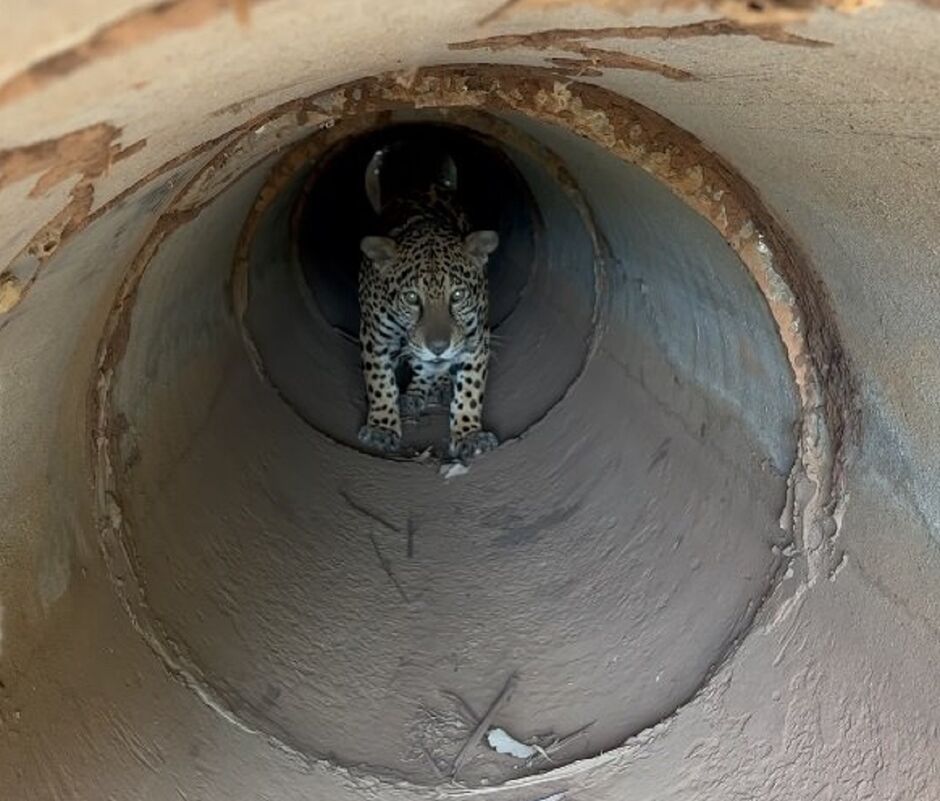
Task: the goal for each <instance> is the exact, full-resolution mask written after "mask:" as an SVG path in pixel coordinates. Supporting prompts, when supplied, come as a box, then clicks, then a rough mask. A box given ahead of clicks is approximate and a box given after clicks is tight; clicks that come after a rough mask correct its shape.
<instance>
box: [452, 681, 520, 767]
mask: <svg viewBox="0 0 940 801" xmlns="http://www.w3.org/2000/svg"><path fill="white" fill-rule="evenodd" d="M516 681H517V677H516V674H515V673H513V674H512V675H511V676H510V677H509V678H508V679H506V684H505V685H504V686H503V689H502V692H500V694H499V695H498V696H496V700H495V701H493V703H492V704H490V708H489V709H488V710H487V711H486V714H485V715H484V716H483V717H482V718H481V720H480V722H479V723H477V725H476V728H475V729H474V730H473V731H472V732H471V733H470V737H469V738H468V739H467V741H466V742H465V743H464V744H463V748H461V749H460V751H459V752H458V753H457V756H456V757H454V764H453V767H452V768H451V771H450V775H451V776H453V777H454V778H457V773H458V771H459V770H460V769H461V768H462V767H463V766H464V765H465V764H466V762H467V760H468V759H469V758H470V756H471V753H472V751H473V749H474V748H476V746H477V744H478V743H479V742H480V740H481V739H482V737H483V735H484V734H485V733H486V730H487V729H488V728H489V727H490V724H491V723H492V722H493V718H495V717H496V714H497V712H499V710H500V709H501V708H502V707H503V706H504V705H505V704H506V702H507V701H508V700H509V697H510V696H511V695H512V691H513V690H514V689H515V688H516Z"/></svg>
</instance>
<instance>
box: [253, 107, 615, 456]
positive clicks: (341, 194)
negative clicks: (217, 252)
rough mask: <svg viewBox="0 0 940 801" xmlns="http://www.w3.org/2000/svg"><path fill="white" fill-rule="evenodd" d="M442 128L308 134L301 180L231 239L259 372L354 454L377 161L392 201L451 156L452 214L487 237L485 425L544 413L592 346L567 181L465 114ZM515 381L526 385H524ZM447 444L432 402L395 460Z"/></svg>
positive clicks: (270, 196) (360, 127) (588, 294)
mask: <svg viewBox="0 0 940 801" xmlns="http://www.w3.org/2000/svg"><path fill="white" fill-rule="evenodd" d="M390 116H391V118H389V117H390ZM447 116H448V118H449V119H448V120H447V121H446V122H445V121H443V120H442V119H441V115H440V114H439V113H435V112H411V113H408V114H404V113H399V114H396V115H383V118H382V119H367V120H362V119H352V120H349V121H348V122H345V123H339V130H336V128H334V129H331V137H330V139H331V141H332V140H334V139H335V140H338V141H336V142H335V144H331V145H329V146H327V147H325V148H324V147H323V144H322V143H321V142H320V141H319V139H318V138H317V137H314V138H313V140H312V141H309V142H307V143H305V144H302V145H301V146H300V147H299V148H298V149H297V150H296V151H295V154H293V156H291V157H288V161H290V162H291V163H293V162H294V161H296V162H297V164H298V169H296V170H294V171H285V172H284V173H283V174H281V173H278V174H276V175H275V176H274V178H273V179H272V180H271V181H270V182H269V183H268V185H267V186H266V187H265V189H264V190H262V195H263V196H264V198H265V202H264V203H263V204H262V205H261V206H260V207H259V208H256V209H255V212H254V214H253V215H252V221H251V223H250V224H249V225H248V226H247V227H246V233H245V234H244V235H243V239H242V251H243V252H244V262H245V265H244V269H245V271H246V273H247V275H248V279H249V283H250V291H249V293H248V299H247V310H246V314H245V316H244V318H243V321H244V325H245V331H246V336H248V337H249V339H250V340H251V343H252V344H251V349H252V352H256V353H257V354H258V361H259V368H260V369H261V371H262V372H263V373H264V375H265V376H266V377H267V379H268V380H269V381H270V382H271V383H272V384H273V385H274V386H275V387H276V388H277V390H278V391H279V392H280V393H281V395H282V396H283V397H284V398H285V400H286V401H287V402H288V404H289V405H290V406H291V407H292V408H293V409H294V410H295V411H296V412H297V413H298V414H299V415H300V416H301V417H302V418H303V419H304V420H305V421H306V422H307V423H308V424H310V425H312V426H313V427H315V428H316V429H317V430H318V431H320V432H322V433H324V434H326V435H327V436H329V437H330V438H332V439H334V440H335V441H337V442H341V443H344V444H346V445H349V446H350V447H356V448H360V447H362V446H361V445H360V444H359V442H358V440H357V432H358V430H359V427H360V426H361V424H362V422H363V421H364V419H365V416H366V410H367V407H366V394H365V387H364V380H363V377H362V373H361V362H362V359H361V355H360V350H359V345H358V340H357V335H358V330H359V308H358V297H357V287H358V273H359V265H360V261H361V252H360V249H359V243H360V241H361V239H362V238H363V237H364V236H366V235H370V234H376V233H380V232H381V228H380V227H379V226H380V222H379V220H378V217H377V215H376V213H375V211H374V210H373V209H372V206H371V205H370V203H369V200H368V198H367V193H366V190H365V183H366V181H365V177H366V173H367V170H368V167H369V163H370V160H371V159H372V157H373V155H374V154H375V153H377V152H379V151H383V150H386V149H393V148H398V149H399V151H400V152H398V153H397V156H398V158H397V160H396V159H388V158H387V162H388V163H389V166H390V167H391V168H392V172H391V174H390V175H388V176H386V183H387V190H388V191H390V192H395V191H408V188H409V186H415V185H423V184H427V183H429V182H430V180H431V178H430V177H427V175H422V170H423V172H424V173H425V174H427V173H429V171H431V170H433V167H434V165H436V164H437V163H438V160H439V158H440V157H441V156H445V155H446V156H448V157H450V158H451V159H453V162H454V164H455V166H456V191H455V195H456V198H455V203H456V204H457V206H458V207H459V208H461V209H462V211H463V212H464V213H465V214H466V216H467V218H468V220H469V221H470V225H471V226H472V227H473V228H475V229H477V230H479V229H492V230H495V231H496V232H497V233H498V234H499V241H500V245H499V247H498V248H497V249H496V251H495V252H494V253H493V254H492V255H491V257H490V258H489V260H488V264H487V272H488V279H489V297H490V315H489V322H490V328H491V331H492V338H491V343H492V344H491V349H492V353H491V358H490V362H489V375H488V380H487V394H486V397H485V400H484V424H485V426H486V427H487V428H488V429H489V430H492V431H493V432H494V433H495V434H496V435H497V437H498V438H499V440H500V441H506V440H511V439H514V438H517V437H519V436H521V435H523V434H524V433H525V431H526V430H527V429H528V428H529V427H530V426H531V425H532V424H533V423H535V422H537V421H538V420H540V419H542V418H543V417H544V416H545V415H546V414H547V413H548V411H549V410H550V409H551V408H552V406H554V404H556V403H557V402H558V401H559V399H560V398H562V397H563V396H564V395H565V393H566V392H567V391H568V389H569V387H570V386H571V385H572V383H573V382H574V381H575V380H576V378H577V376H578V375H579V374H580V373H581V371H582V369H583V367H584V364H585V361H586V359H587V354H588V351H589V349H590V348H591V346H592V343H593V339H594V328H595V325H596V322H597V287H596V283H597V270H598V269H599V267H598V261H599V254H598V253H597V251H596V247H595V244H594V242H595V239H596V233H595V232H594V230H593V223H592V220H591V218H590V215H589V214H588V213H587V212H586V208H585V206H584V202H583V198H582V197H581V196H580V194H579V191H578V190H577V188H576V184H575V182H574V180H573V179H572V178H570V176H566V175H565V173H564V167H563V165H561V164H560V163H555V162H552V163H548V162H546V161H545V160H544V158H542V155H543V154H541V153H540V151H539V150H538V147H537V146H536V144H535V143H534V142H533V141H532V140H531V139H530V138H529V137H527V136H525V135H523V134H522V132H517V133H515V134H513V135H511V136H508V137H507V136H504V137H503V139H502V141H501V140H499V139H497V138H496V137H495V136H494V131H493V130H492V129H494V128H495V127H496V125H495V121H489V120H487V119H486V118H484V117H480V116H478V115H465V117H466V118H465V119H464V120H463V123H464V124H459V122H460V118H461V116H462V115H460V114H456V115H455V114H454V113H453V112H451V113H450V114H448V115H447ZM455 117H456V119H455ZM343 129H345V130H346V131H348V132H349V135H348V136H343ZM395 170H397V174H396V172H395ZM559 171H561V172H559ZM559 177H563V178H564V180H565V184H564V186H565V190H564V191H560V188H559V187H560V185H559V182H558V181H559ZM402 184H406V186H405V187H404V188H403V187H402ZM396 187H397V188H396ZM521 373H530V374H531V375H533V376H536V377H537V378H536V380H532V381H520V380H518V376H519V375H520V374H521ZM406 382H407V377H400V383H401V384H402V385H405V384H406ZM447 441H448V414H447V407H446V405H444V406H441V405H438V406H437V407H436V408H435V407H432V408H431V409H430V410H429V411H428V413H426V414H423V415H422V416H421V417H420V418H419V419H418V420H417V421H408V422H407V423H406V425H405V427H404V429H403V440H402V449H401V451H400V453H399V454H395V458H427V457H428V456H429V455H433V456H435V457H438V458H440V457H443V456H445V455H446V444H447Z"/></svg>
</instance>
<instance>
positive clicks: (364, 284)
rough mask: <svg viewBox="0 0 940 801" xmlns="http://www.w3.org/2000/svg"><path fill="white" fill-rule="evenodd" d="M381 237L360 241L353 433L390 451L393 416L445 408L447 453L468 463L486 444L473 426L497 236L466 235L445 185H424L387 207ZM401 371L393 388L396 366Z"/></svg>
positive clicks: (490, 440) (394, 436)
mask: <svg viewBox="0 0 940 801" xmlns="http://www.w3.org/2000/svg"><path fill="white" fill-rule="evenodd" d="M383 217H385V219H386V230H387V234H386V235H385V236H367V237H365V238H364V239H363V240H362V243H361V249H362V252H363V254H364V259H363V263H362V267H361V269H360V273H359V304H360V311H361V325H360V343H361V346H362V362H363V372H364V376H365V383H366V392H367V396H368V402H369V412H368V419H367V421H366V424H365V425H364V426H363V427H362V429H361V430H360V431H359V439H360V441H361V442H362V443H364V444H365V445H367V446H369V447H371V448H373V449H375V450H378V451H381V452H394V451H396V450H398V448H399V446H400V442H401V418H402V415H403V414H404V415H405V416H406V417H417V416H418V415H420V414H421V413H422V411H423V410H424V409H425V407H426V405H427V404H428V403H429V402H441V401H444V402H446V401H448V400H449V404H450V445H449V451H450V454H451V455H452V456H455V457H457V458H460V459H469V458H472V457H473V456H476V455H478V454H480V453H483V452H485V451H488V450H491V449H492V448H494V447H496V444H497V440H496V437H495V436H494V435H493V434H492V433H490V432H488V431H485V430H484V429H483V425H482V411H483V394H484V390H485V388H486V373H487V365H488V361H489V354H490V333H489V329H488V326H487V315H488V310H489V290H488V287H487V279H486V262H487V258H488V256H489V254H490V253H492V251H493V250H494V249H495V248H496V246H497V244H498V242H499V239H498V236H497V234H496V232H495V231H471V230H470V227H469V225H468V223H467V220H466V217H465V216H464V214H463V213H462V212H461V210H460V209H459V208H458V206H457V204H456V202H455V198H454V194H453V192H452V191H450V190H449V189H448V188H447V187H441V186H432V187H431V189H430V190H429V191H427V192H424V193H420V194H415V195H411V196H409V197H407V198H405V199H403V200H401V201H399V202H397V203H395V204H394V206H393V208H392V209H390V210H387V212H386V213H385V214H383ZM403 361H404V362H406V363H407V365H408V366H409V368H410V372H411V380H410V383H409V384H408V385H407V387H406V388H404V391H402V390H401V389H400V388H399V386H398V382H397V380H396V371H397V368H398V366H399V364H400V363H401V362H403Z"/></svg>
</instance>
